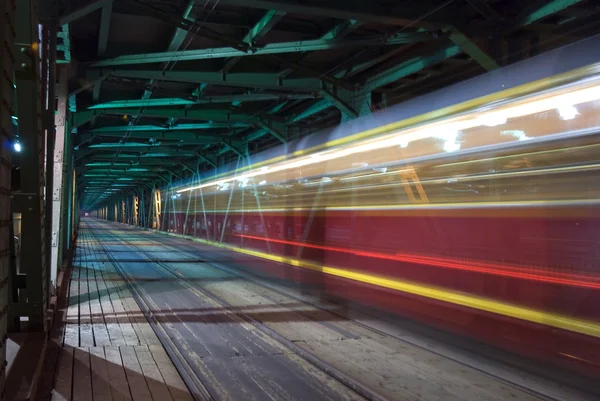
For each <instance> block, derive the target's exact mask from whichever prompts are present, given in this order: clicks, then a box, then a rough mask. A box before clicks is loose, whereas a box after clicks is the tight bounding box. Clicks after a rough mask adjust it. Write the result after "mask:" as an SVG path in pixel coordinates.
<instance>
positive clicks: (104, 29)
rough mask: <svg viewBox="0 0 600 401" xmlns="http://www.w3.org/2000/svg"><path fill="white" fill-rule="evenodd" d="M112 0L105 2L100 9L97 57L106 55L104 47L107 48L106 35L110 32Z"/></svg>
mask: <svg viewBox="0 0 600 401" xmlns="http://www.w3.org/2000/svg"><path fill="white" fill-rule="evenodd" d="M112 8H113V2H112V0H109V1H106V2H105V4H104V6H103V7H102V14H101V17H100V29H99V32H98V55H99V56H104V53H106V47H107V46H108V34H109V32H110V23H111V17H112Z"/></svg>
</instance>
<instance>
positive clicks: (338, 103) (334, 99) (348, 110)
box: [321, 88, 358, 118]
mask: <svg viewBox="0 0 600 401" xmlns="http://www.w3.org/2000/svg"><path fill="white" fill-rule="evenodd" d="M334 89H335V88H334ZM321 93H322V94H323V97H324V98H325V99H326V100H328V101H329V102H330V103H332V104H333V105H334V106H335V107H337V108H338V109H339V110H340V111H341V112H342V113H345V114H347V115H348V116H350V117H352V118H356V117H358V113H357V112H356V111H355V110H354V108H352V107H351V106H350V105H349V104H348V103H346V102H345V101H344V100H343V99H341V98H340V97H338V96H337V94H335V91H331V92H330V91H329V90H328V89H324V90H323V91H321Z"/></svg>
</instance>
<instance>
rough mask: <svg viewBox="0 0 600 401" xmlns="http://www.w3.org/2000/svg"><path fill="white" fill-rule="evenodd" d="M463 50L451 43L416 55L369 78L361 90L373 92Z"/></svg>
mask: <svg viewBox="0 0 600 401" xmlns="http://www.w3.org/2000/svg"><path fill="white" fill-rule="evenodd" d="M462 52H463V50H462V49H461V48H460V46H456V45H451V46H446V47H444V48H442V49H440V50H437V51H435V52H434V53H432V54H430V55H428V56H423V57H414V58H412V59H410V60H407V61H405V62H403V63H400V64H399V65H397V66H394V67H392V68H389V69H387V70H385V71H382V72H380V73H379V74H377V75H375V76H373V77H371V78H369V79H368V80H367V81H366V83H365V85H364V86H363V87H362V88H361V92H362V93H367V92H371V91H373V90H375V89H377V88H381V87H382V86H385V85H388V84H390V83H392V82H394V81H397V80H399V79H400V78H404V77H406V76H408V75H410V74H413V73H415V72H418V71H421V70H423V69H424V68H427V67H430V66H432V65H435V64H438V63H440V62H442V61H444V60H445V59H448V58H450V57H454V56H456V55H458V54H461V53H462Z"/></svg>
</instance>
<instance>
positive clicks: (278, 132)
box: [257, 121, 287, 143]
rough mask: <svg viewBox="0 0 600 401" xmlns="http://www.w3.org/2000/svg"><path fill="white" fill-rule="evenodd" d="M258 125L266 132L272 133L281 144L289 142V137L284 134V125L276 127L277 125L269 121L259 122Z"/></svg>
mask: <svg viewBox="0 0 600 401" xmlns="http://www.w3.org/2000/svg"><path fill="white" fill-rule="evenodd" d="M257 125H258V126H259V127H261V128H262V129H264V130H265V131H267V132H268V133H270V134H271V135H273V137H275V138H276V139H277V140H279V141H280V142H281V143H286V142H287V140H286V139H285V137H286V136H287V135H285V133H284V132H283V128H284V127H283V124H282V125H281V126H279V127H276V126H275V124H272V123H270V122H268V121H258V123H257Z"/></svg>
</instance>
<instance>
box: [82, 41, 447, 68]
mask: <svg viewBox="0 0 600 401" xmlns="http://www.w3.org/2000/svg"><path fill="white" fill-rule="evenodd" d="M430 40H435V38H434V37H433V36H432V35H430V34H429V33H427V32H408V33H399V34H397V35H394V36H393V37H391V38H384V37H382V36H372V37H364V38H351V39H343V40H334V39H314V40H304V41H294V42H281V43H269V44H266V45H264V46H262V47H259V48H255V49H252V50H248V51H240V50H238V49H235V48H232V47H220V48H212V49H200V50H184V51H176V52H162V53H148V54H133V55H125V56H119V57H115V58H112V59H108V60H102V61H98V62H95V63H93V64H92V65H91V67H114V66H120V65H133V64H135V65H137V64H149V63H163V62H168V61H171V60H177V61H178V62H181V61H192V60H204V59H217V58H229V57H244V56H261V55H268V54H285V53H298V52H309V51H317V50H328V49H338V48H344V47H363V46H378V45H381V44H382V43H385V44H390V45H397V44H405V43H421V42H427V41H430Z"/></svg>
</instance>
